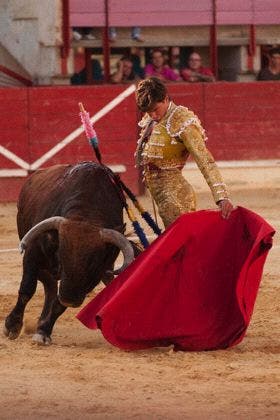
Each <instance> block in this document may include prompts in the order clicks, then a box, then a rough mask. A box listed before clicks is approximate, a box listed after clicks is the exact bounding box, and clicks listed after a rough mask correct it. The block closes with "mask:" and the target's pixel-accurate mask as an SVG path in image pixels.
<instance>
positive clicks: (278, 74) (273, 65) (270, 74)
mask: <svg viewBox="0 0 280 420" xmlns="http://www.w3.org/2000/svg"><path fill="white" fill-rule="evenodd" d="M268 60H269V61H268V66H267V67H265V68H264V69H262V70H261V71H260V72H259V74H258V76H257V80H280V47H275V48H271V50H269V52H268Z"/></svg>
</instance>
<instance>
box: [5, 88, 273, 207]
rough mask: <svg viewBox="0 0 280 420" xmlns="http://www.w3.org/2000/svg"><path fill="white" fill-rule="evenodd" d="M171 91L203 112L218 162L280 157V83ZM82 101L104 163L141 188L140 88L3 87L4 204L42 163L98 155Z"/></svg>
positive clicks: (129, 183)
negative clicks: (137, 160) (137, 154)
mask: <svg viewBox="0 0 280 420" xmlns="http://www.w3.org/2000/svg"><path fill="white" fill-rule="evenodd" d="M169 91H170V94H171V97H172V98H173V99H174V100H175V102H177V103H178V104H182V105H185V106H188V107H190V108H191V109H193V110H194V111H195V112H196V113H197V114H198V116H199V117H200V119H201V121H202V123H203V125H204V127H205V129H206V131H207V134H208V138H209V140H208V147H209V149H210V150H211V152H212V153H213V154H214V156H215V158H216V160H217V161H221V160H223V161H224V160H226V161H237V160H241V161H242V160H244V161H247V160H259V159H260V160H263V159H280V143H279V132H278V125H279V120H280V108H279V106H278V104H279V101H280V84H279V83H277V82H256V83H223V82H218V83H215V84H199V83H198V84H195V85H189V84H183V83H178V84H170V85H169ZM120 94H122V96H121V97H119V95H120ZM116 98H118V99H117V100H116ZM79 102H83V104H84V106H85V108H86V109H87V110H88V111H89V113H90V115H91V116H93V115H96V116H97V118H99V119H98V121H96V123H95V128H96V131H97V134H98V137H99V139H100V149H101V152H102V155H103V160H104V163H106V164H108V165H113V169H114V168H115V169H117V170H118V171H120V172H122V171H123V170H124V173H122V178H123V180H124V181H125V182H127V183H128V185H129V186H130V187H131V188H132V189H133V190H134V191H135V193H138V194H139V193H140V192H141V191H142V190H141V178H140V176H139V173H138V171H137V170H136V169H135V167H134V150H135V146H136V140H137V136H138V127H137V121H138V119H139V114H138V112H137V109H136V105H135V98H134V85H130V86H129V87H128V88H127V86H126V87H124V86H120V85H118V86H110V85H102V86H82V87H70V86H67V87H31V88H9V89H6V88H2V89H0V111H1V112H0V124H1V134H2V138H1V146H0V167H1V170H0V201H15V200H17V197H18V193H19V190H20V188H21V186H22V184H23V182H24V180H25V179H26V176H27V174H28V173H29V172H32V171H33V170H35V169H37V168H40V167H46V166H50V165H53V164H57V163H76V162H80V161H83V160H92V159H93V160H94V159H95V157H94V156H93V152H92V150H91V148H90V146H89V145H88V142H87V140H86V138H85V135H84V134H83V133H82V130H81V129H80V131H79V130H78V129H79V127H80V125H81V123H80V118H79V115H78V114H79V108H78V103H79ZM108 104H110V105H109V107H108ZM100 111H101V114H100ZM98 115H99V117H98ZM76 130H78V131H76ZM120 165H121V166H120Z"/></svg>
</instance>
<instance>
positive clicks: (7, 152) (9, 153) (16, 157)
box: [0, 145, 30, 169]
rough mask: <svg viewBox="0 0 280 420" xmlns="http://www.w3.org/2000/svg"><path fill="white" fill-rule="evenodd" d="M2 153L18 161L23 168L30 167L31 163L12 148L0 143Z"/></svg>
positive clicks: (15, 161)
mask: <svg viewBox="0 0 280 420" xmlns="http://www.w3.org/2000/svg"><path fill="white" fill-rule="evenodd" d="M0 153H1V154H2V155H3V156H5V157H6V158H7V159H9V160H11V161H12V162H14V163H16V164H17V165H18V166H20V167H21V168H23V169H29V167H30V166H29V163H27V162H25V160H23V159H21V158H20V157H18V156H17V155H15V154H14V153H13V152H11V151H10V150H8V149H6V148H5V147H4V146H1V145H0Z"/></svg>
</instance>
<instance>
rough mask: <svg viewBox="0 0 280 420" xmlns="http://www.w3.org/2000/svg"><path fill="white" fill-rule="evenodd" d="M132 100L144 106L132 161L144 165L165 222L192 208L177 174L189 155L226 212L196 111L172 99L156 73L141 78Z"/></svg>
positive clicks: (192, 201) (193, 204)
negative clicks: (156, 76) (146, 77)
mask: <svg viewBox="0 0 280 420" xmlns="http://www.w3.org/2000/svg"><path fill="white" fill-rule="evenodd" d="M141 83H142V85H141ZM153 84H154V86H153ZM151 85H152V87H154V89H152V88H151ZM155 88H157V90H156V89H155ZM159 88H161V90H162V92H161V93H160V94H159V93H158V90H159ZM147 92H148V95H147ZM164 94H165V97H164ZM147 97H148V103H147ZM162 97H164V99H163V100H161V99H162ZM153 98H154V100H153ZM158 99H159V100H158ZM136 101H137V104H138V107H139V108H140V109H141V110H143V109H144V110H145V111H146V114H145V115H144V117H143V118H142V120H141V121H140V123H139V125H140V127H141V129H142V130H141V136H140V139H139V141H138V146H137V149H136V163H137V165H138V166H140V167H142V169H143V174H144V180H145V183H146V185H147V187H148V188H149V190H150V192H151V195H152V197H153V198H154V200H155V202H156V204H157V206H158V211H159V215H160V216H161V218H162V220H163V223H164V226H165V227H167V226H168V225H170V224H171V223H172V222H173V221H174V220H175V219H176V218H177V217H178V216H180V215H181V214H183V213H186V212H190V211H194V210H196V197H195V193H194V190H193V188H192V186H191V185H190V184H189V183H188V182H187V180H186V179H185V178H184V177H183V174H182V169H183V167H184V165H185V163H186V161H187V159H188V157H189V156H192V157H193V159H194V160H195V162H196V163H197V165H198V167H199V169H200V171H201V173H202V174H203V176H204V178H205V180H206V182H207V184H208V185H209V187H210V190H211V192H212V195H213V198H214V201H215V203H216V204H217V205H219V204H220V203H223V205H224V207H225V208H226V209H227V210H226V211H225V215H226V216H225V218H227V217H229V214H230V212H231V210H232V208H233V206H232V203H231V201H230V200H229V195H228V191H227V188H226V185H225V183H224V182H223V179H222V176H221V174H220V172H219V169H218V167H217V165H216V163H215V161H214V158H213V156H212V154H211V153H210V152H209V150H208V149H207V147H206V145H205V141H206V135H205V131H204V129H203V127H202V125H201V122H200V120H199V119H198V117H197V116H196V115H195V114H194V113H193V112H192V111H191V110H189V109H188V108H186V107H184V106H180V105H179V106H177V105H175V103H174V102H172V101H171V100H170V99H169V97H168V95H167V91H166V87H165V85H163V83H162V82H161V81H159V80H156V78H150V79H145V80H144V81H142V82H140V84H139V86H138V89H137V92H136ZM149 104H150V105H149ZM220 207H221V209H222V211H223V208H222V206H220Z"/></svg>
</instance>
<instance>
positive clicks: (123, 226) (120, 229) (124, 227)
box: [114, 223, 126, 233]
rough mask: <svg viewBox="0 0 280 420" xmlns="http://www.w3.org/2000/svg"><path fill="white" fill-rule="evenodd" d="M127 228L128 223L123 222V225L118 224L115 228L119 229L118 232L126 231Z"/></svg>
mask: <svg viewBox="0 0 280 420" xmlns="http://www.w3.org/2000/svg"><path fill="white" fill-rule="evenodd" d="M125 229H126V223H123V224H122V225H119V226H116V227H115V228H114V230H117V231H118V232H121V233H124V232H125Z"/></svg>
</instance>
